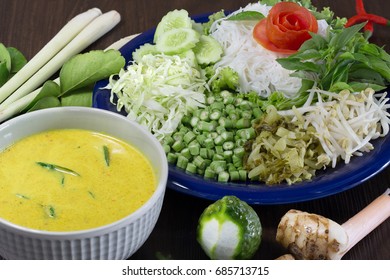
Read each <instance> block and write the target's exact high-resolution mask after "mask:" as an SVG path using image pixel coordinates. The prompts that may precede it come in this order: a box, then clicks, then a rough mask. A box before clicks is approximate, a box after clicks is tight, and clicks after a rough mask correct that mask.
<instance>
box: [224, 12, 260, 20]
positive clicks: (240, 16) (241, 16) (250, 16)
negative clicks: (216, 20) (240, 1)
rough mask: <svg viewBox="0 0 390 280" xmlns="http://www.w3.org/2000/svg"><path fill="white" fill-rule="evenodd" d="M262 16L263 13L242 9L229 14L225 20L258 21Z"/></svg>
mask: <svg viewBox="0 0 390 280" xmlns="http://www.w3.org/2000/svg"><path fill="white" fill-rule="evenodd" d="M263 18H264V15H263V14H262V13H259V12H256V11H242V12H240V13H237V14H234V15H232V16H229V17H228V18H227V20H239V21H241V20H243V21H259V20H261V19H263Z"/></svg>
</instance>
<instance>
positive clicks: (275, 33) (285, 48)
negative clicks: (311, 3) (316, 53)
mask: <svg viewBox="0 0 390 280" xmlns="http://www.w3.org/2000/svg"><path fill="white" fill-rule="evenodd" d="M309 31H310V32H313V33H317V31H318V23H317V20H316V18H315V17H314V16H313V14H312V13H311V12H310V11H309V10H308V9H306V8H304V7H302V6H300V5H298V4H296V3H293V2H279V3H277V4H275V5H274V6H273V7H272V9H271V10H270V12H269V14H268V16H267V18H265V19H262V20H261V21H260V22H259V23H257V24H256V26H255V28H254V29H253V37H254V38H255V40H256V41H257V42H258V43H259V44H260V45H262V46H263V47H264V48H266V49H268V50H271V51H274V52H279V53H284V54H291V53H294V52H296V51H297V50H298V49H299V47H300V46H301V45H302V44H303V42H305V41H306V40H308V39H310V38H311V36H310V33H309Z"/></svg>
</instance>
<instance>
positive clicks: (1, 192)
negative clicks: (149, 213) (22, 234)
mask: <svg viewBox="0 0 390 280" xmlns="http://www.w3.org/2000/svg"><path fill="white" fill-rule="evenodd" d="M0 166H1V169H0V182H1V184H0V217H1V218H3V219H5V220H8V221H10V222H12V223H14V224H17V225H21V226H24V227H28V228H33V229H38V230H47V231H74V230H84V229H90V228H94V227H99V226H103V225H106V224H109V223H112V222H114V221H117V220H119V219H121V218H124V217H125V216H127V215H129V214H130V213H132V212H134V211H135V210H137V209H138V208H139V207H141V206H142V205H143V204H144V203H145V202H146V201H147V200H148V199H149V198H150V197H151V195H152V194H153V192H154V191H155V188H156V185H157V182H156V178H155V174H154V171H153V168H152V166H151V164H150V162H149V161H148V159H147V158H146V157H145V156H144V155H143V154H142V153H141V152H140V151H138V150H137V149H136V148H135V147H133V146H131V145H129V144H128V143H126V142H124V141H122V140H120V139H116V138H113V137H110V136H108V135H105V134H101V133H96V132H92V131H88V130H78V129H61V130H52V131H46V132H42V133H39V134H35V135H32V136H29V137H26V138H25V139H22V140H21V141H18V142H16V143H15V144H13V145H11V146H10V147H8V148H7V149H5V150H3V151H2V152H1V153H0Z"/></svg>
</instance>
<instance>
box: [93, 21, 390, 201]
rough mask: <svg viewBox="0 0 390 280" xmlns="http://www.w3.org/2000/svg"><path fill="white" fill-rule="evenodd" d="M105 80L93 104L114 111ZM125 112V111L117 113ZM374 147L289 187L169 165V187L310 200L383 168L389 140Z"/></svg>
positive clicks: (145, 37) (146, 38)
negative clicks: (224, 178)
mask: <svg viewBox="0 0 390 280" xmlns="http://www.w3.org/2000/svg"><path fill="white" fill-rule="evenodd" d="M207 19H208V15H202V16H198V17H194V20H195V21H197V22H205V21H207ZM154 31H155V29H151V30H148V31H146V32H144V33H142V34H141V35H139V36H137V37H136V38H134V39H133V40H132V41H130V42H129V43H127V44H126V45H125V46H123V47H122V48H121V49H120V52H121V53H122V55H123V56H124V57H125V58H126V60H127V61H130V60H131V58H132V53H133V51H134V50H135V49H136V48H138V47H139V46H140V45H143V44H145V43H151V42H152V40H153V35H154ZM107 82H108V81H107V80H102V81H99V82H98V83H96V85H95V87H94V94H93V106H94V107H96V108H101V109H105V110H109V111H113V112H117V110H116V106H115V105H113V104H111V102H110V92H109V91H108V90H104V89H102V88H103V87H104V86H106V85H107ZM119 113H122V114H125V113H124V112H119ZM373 144H374V147H375V149H374V150H373V151H371V152H370V153H366V154H365V155H364V156H362V157H354V158H352V160H351V162H350V163H349V164H347V165H345V164H344V163H339V164H338V167H337V168H334V169H333V168H328V169H327V170H324V171H320V172H319V173H318V174H317V176H316V177H315V178H314V179H313V180H312V181H307V182H303V183H299V184H294V185H292V186H288V185H286V184H283V185H282V184H281V185H273V186H268V185H265V184H260V183H254V182H240V183H230V182H229V183H218V182H216V181H212V180H206V179H204V178H203V177H201V176H199V175H194V174H189V173H186V172H185V171H184V170H182V169H180V168H177V167H176V166H173V165H171V166H170V167H169V179H168V180H169V182H168V187H169V188H171V189H174V190H177V191H179V192H182V193H185V194H188V195H193V196H196V197H201V198H205V199H209V200H217V199H219V198H221V197H223V196H225V195H235V196H237V197H239V198H240V199H242V200H244V201H246V202H247V203H249V204H263V205H265V204H285V203H292V202H301V201H308V200H313V199H317V198H321V197H325V196H329V195H332V194H336V193H339V192H342V191H345V190H347V189H350V188H353V187H355V186H357V185H359V184H361V183H363V182H364V181H366V180H367V179H369V178H370V177H372V176H374V175H375V174H377V173H378V172H380V171H381V170H383V169H384V168H385V167H386V166H387V165H388V164H389V162H390V139H389V137H384V138H381V139H377V140H375V141H374V142H373Z"/></svg>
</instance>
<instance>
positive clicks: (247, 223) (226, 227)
mask: <svg viewBox="0 0 390 280" xmlns="http://www.w3.org/2000/svg"><path fill="white" fill-rule="evenodd" d="M261 237H262V226H261V222H260V218H259V216H258V215H257V213H256V212H255V211H254V209H253V208H252V207H251V206H249V205H248V204H247V203H246V202H244V201H242V200H240V199H239V198H237V197H235V196H225V197H223V198H222V199H220V200H218V201H216V202H214V203H213V204H211V205H210V206H208V207H207V208H206V209H205V210H204V212H203V213H202V214H201V216H200V218H199V223H198V228H197V240H198V242H199V244H200V245H201V247H202V248H203V250H204V251H205V253H206V254H207V255H208V256H209V257H210V258H211V259H250V258H252V257H253V255H254V253H255V252H256V251H257V250H258V248H259V246H260V243H261Z"/></svg>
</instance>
